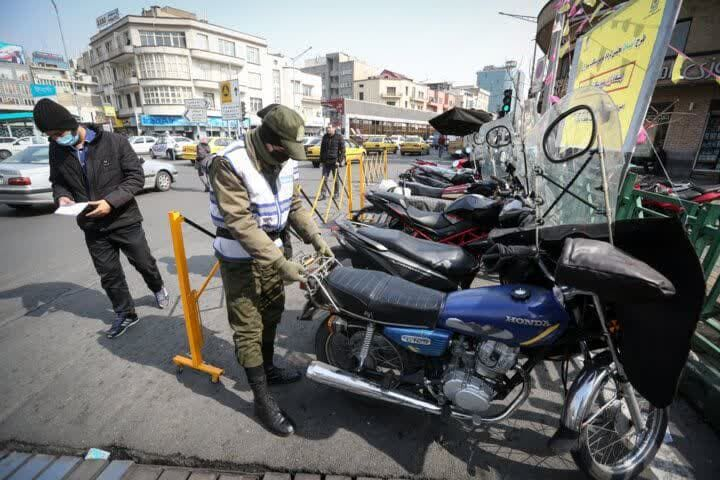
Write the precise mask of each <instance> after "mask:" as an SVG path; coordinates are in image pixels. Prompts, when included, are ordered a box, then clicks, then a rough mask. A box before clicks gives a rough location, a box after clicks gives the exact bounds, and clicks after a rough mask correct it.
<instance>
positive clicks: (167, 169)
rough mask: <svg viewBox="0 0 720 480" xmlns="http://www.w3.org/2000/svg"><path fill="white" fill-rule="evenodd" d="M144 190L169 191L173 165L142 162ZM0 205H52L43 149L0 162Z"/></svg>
mask: <svg viewBox="0 0 720 480" xmlns="http://www.w3.org/2000/svg"><path fill="white" fill-rule="evenodd" d="M143 170H144V171H145V186H144V188H145V189H146V190H149V189H155V190H157V191H159V192H165V191H168V190H170V186H171V185H172V184H173V182H175V180H176V178H177V175H178V171H177V168H175V166H174V165H172V164H171V163H168V162H161V161H157V160H145V161H144V162H143ZM0 204H6V205H8V206H10V207H12V208H28V207H31V206H33V205H52V204H53V196H52V186H51V185H50V164H49V158H48V147H47V145H30V146H29V147H27V148H26V149H25V150H23V151H21V152H18V153H16V154H15V155H13V156H11V157H10V158H7V159H5V160H3V161H1V162H0Z"/></svg>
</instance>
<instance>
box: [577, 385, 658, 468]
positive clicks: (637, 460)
mask: <svg viewBox="0 0 720 480" xmlns="http://www.w3.org/2000/svg"><path fill="white" fill-rule="evenodd" d="M635 395H636V396H637V399H638V403H639V405H640V411H641V414H642V417H643V420H644V421H645V425H644V428H643V429H642V430H641V431H640V432H638V431H637V430H636V429H635V428H634V427H633V422H632V419H631V416H630V412H629V410H628V408H627V403H626V401H625V400H624V399H623V395H622V393H621V389H620V386H619V384H618V383H617V382H616V380H615V378H614V377H613V376H612V375H607V376H606V379H605V381H604V382H602V383H600V384H599V385H598V387H597V388H596V391H595V392H592V394H591V395H590V399H591V400H590V401H589V402H588V405H587V407H586V409H585V414H584V415H583V419H584V420H583V425H585V426H584V427H583V428H582V429H581V431H580V448H579V449H578V450H575V451H573V452H572V457H573V460H575V463H576V464H577V465H578V467H580V469H581V470H582V471H583V472H585V473H586V474H587V475H588V476H589V477H591V478H595V479H599V480H611V479H612V480H617V479H630V478H634V477H636V476H637V475H639V474H640V473H641V472H642V471H643V470H645V468H647V466H648V465H649V464H650V463H651V462H652V460H653V458H655V454H656V453H657V451H658V449H659V448H660V446H661V445H662V442H663V439H664V438H665V431H666V430H667V424H668V410H667V409H666V408H656V407H653V406H652V405H651V404H650V402H648V401H647V400H645V399H644V398H642V396H640V394H639V393H637V392H635Z"/></svg>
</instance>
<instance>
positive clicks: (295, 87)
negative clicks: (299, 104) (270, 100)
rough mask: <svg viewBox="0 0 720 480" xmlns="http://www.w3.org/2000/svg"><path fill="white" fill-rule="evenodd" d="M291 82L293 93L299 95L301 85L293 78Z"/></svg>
mask: <svg viewBox="0 0 720 480" xmlns="http://www.w3.org/2000/svg"><path fill="white" fill-rule="evenodd" d="M292 84H293V93H294V94H295V95H300V94H301V93H302V87H301V86H300V85H301V84H300V82H298V81H297V80H294V81H293V82H292Z"/></svg>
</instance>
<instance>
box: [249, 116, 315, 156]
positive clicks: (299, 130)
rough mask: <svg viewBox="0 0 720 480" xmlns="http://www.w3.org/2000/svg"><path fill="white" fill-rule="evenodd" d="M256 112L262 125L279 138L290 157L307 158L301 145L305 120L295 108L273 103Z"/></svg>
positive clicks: (303, 137)
mask: <svg viewBox="0 0 720 480" xmlns="http://www.w3.org/2000/svg"><path fill="white" fill-rule="evenodd" d="M257 114H258V117H260V118H262V124H263V127H266V128H269V129H270V130H272V131H273V133H275V135H277V136H278V137H279V138H280V144H281V145H282V146H283V147H285V149H286V150H287V152H288V155H290V158H292V159H293V160H307V157H306V156H305V147H304V145H303V141H304V139H305V121H304V120H303V118H302V117H301V116H300V115H299V114H298V113H297V112H296V111H295V110H293V109H291V108H288V107H286V106H284V105H279V104H277V103H273V104H272V105H268V106H267V107H265V108H263V109H262V110H260V111H259V112H258V113H257Z"/></svg>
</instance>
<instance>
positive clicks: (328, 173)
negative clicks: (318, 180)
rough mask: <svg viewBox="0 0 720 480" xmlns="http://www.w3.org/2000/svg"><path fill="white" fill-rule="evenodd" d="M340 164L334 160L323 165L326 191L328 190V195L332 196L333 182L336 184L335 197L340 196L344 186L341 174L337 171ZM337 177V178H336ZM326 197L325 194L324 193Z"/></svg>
mask: <svg viewBox="0 0 720 480" xmlns="http://www.w3.org/2000/svg"><path fill="white" fill-rule="evenodd" d="M337 168H338V164H337V162H336V161H334V160H328V161H327V163H323V164H322V174H323V176H324V177H325V183H324V187H325V190H327V192H328V195H329V194H330V191H331V190H332V184H333V181H334V182H335V191H334V193H333V196H334V197H336V198H337V197H338V196H339V195H340V193H341V192H340V190H341V189H342V186H341V184H340V172H338V171H337ZM336 175H337V176H336ZM323 195H324V192H323Z"/></svg>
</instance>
